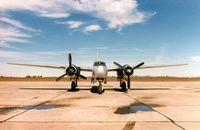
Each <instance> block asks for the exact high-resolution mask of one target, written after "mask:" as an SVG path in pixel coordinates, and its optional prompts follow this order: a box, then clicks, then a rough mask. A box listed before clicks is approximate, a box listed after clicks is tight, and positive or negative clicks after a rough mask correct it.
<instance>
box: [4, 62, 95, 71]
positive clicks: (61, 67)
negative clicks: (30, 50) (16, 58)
mask: <svg viewBox="0 0 200 130" xmlns="http://www.w3.org/2000/svg"><path fill="white" fill-rule="evenodd" d="M7 64H10V65H20V66H32V67H43V68H53V69H66V68H67V67H66V66H55V65H35V64H21V63H7ZM80 69H81V71H87V72H92V69H89V68H80Z"/></svg>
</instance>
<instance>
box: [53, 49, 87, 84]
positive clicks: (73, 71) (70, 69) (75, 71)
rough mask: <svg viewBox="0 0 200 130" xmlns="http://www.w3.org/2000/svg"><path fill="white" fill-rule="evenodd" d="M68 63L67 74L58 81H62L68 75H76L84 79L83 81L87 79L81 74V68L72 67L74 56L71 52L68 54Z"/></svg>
mask: <svg viewBox="0 0 200 130" xmlns="http://www.w3.org/2000/svg"><path fill="white" fill-rule="evenodd" d="M68 62H69V67H67V68H66V73H65V74H63V75H61V76H60V77H58V78H57V79H56V81H59V80H61V79H62V78H64V77H65V76H66V75H69V76H73V75H76V76H77V77H80V78H83V79H87V77H85V76H83V75H81V74H80V68H79V67H76V66H75V65H72V56H71V53H70V52H69V53H68Z"/></svg>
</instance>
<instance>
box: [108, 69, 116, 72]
mask: <svg viewBox="0 0 200 130" xmlns="http://www.w3.org/2000/svg"><path fill="white" fill-rule="evenodd" d="M118 70H119V69H108V72H111V71H118Z"/></svg>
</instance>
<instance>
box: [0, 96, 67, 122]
mask: <svg viewBox="0 0 200 130" xmlns="http://www.w3.org/2000/svg"><path fill="white" fill-rule="evenodd" d="M65 93H66V92H63V93H61V94H59V95H56V96H54V97H52V98H50V99H49V100H46V101H44V102H42V103H39V104H37V105H33V106H32V107H30V109H27V110H25V111H23V112H20V113H18V114H16V115H14V116H11V117H9V118H7V119H5V120H3V121H0V123H3V122H6V121H8V120H10V119H12V118H14V117H17V116H19V115H21V114H23V113H25V112H27V111H29V110H31V109H34V108H36V107H38V106H40V105H43V104H45V103H47V102H49V101H50V100H53V99H55V98H57V97H59V96H61V95H63V94H65Z"/></svg>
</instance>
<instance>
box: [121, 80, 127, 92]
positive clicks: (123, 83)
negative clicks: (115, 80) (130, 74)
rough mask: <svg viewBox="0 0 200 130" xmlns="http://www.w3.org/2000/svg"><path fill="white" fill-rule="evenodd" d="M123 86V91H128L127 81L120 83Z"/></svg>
mask: <svg viewBox="0 0 200 130" xmlns="http://www.w3.org/2000/svg"><path fill="white" fill-rule="evenodd" d="M120 86H121V88H122V91H127V87H126V82H122V83H121V84H120Z"/></svg>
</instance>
